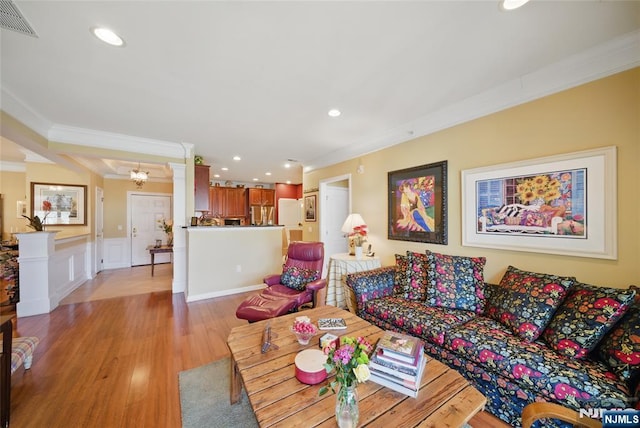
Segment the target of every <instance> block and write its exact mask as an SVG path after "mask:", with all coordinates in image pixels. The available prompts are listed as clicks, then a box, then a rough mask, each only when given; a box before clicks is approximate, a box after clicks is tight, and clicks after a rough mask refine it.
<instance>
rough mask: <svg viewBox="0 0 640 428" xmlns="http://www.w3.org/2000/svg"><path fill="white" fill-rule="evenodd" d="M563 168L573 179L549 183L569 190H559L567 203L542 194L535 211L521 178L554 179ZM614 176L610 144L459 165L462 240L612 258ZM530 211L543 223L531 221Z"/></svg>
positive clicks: (615, 253)
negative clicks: (472, 165)
mask: <svg viewBox="0 0 640 428" xmlns="http://www.w3.org/2000/svg"><path fill="white" fill-rule="evenodd" d="M563 173H564V174H572V176H571V177H574V179H573V182H572V181H571V180H572V178H568V179H567V180H566V182H564V181H563V182H561V183H560V184H558V183H553V182H552V184H558V185H562V186H563V187H564V188H568V189H569V190H568V191H566V190H565V193H564V194H563V197H565V198H566V196H567V193H568V194H569V200H568V201H567V199H565V200H563V199H561V198H557V199H554V200H548V199H549V198H552V197H553V196H555V195H550V196H545V195H543V196H544V197H541V198H538V199H537V200H538V201H540V200H544V201H545V202H544V203H542V204H540V202H537V203H538V204H540V205H539V206H538V208H536V207H535V206H533V205H534V202H533V201H532V200H530V199H531V198H525V196H526V195H525V193H523V192H524V190H526V189H525V188H526V186H525V183H526V182H527V180H531V179H532V178H536V179H539V180H544V179H545V177H546V179H547V180H551V181H552V180H556V181H560V180H558V178H559V174H563ZM541 177H542V178H541ZM565 177H566V176H565ZM616 177H617V151H616V147H614V146H611V147H604V148H599V149H592V150H585V151H580V152H573V153H567V154H561V155H556V156H549V157H543V158H537V159H530V160H524V161H518V162H511V163H505V164H499V165H491V166H487V167H481V168H474V169H468V170H463V171H462V173H461V183H462V245H463V246H470V247H483V248H496V249H502V250H510V251H529V252H537V253H548V254H559V255H565V256H577V257H591V258H600V259H610V260H616V259H617V258H618V245H617V234H618V229H617V186H616ZM576 178H579V180H577V179H576ZM574 185H575V186H574ZM572 186H573V187H572ZM489 188H493V189H496V190H495V192H496V193H495V194H494V195H492V194H491V191H490V190H485V189H489ZM518 190H520V192H518ZM556 190H557V189H556ZM578 194H579V200H576V198H577V195H578ZM526 199H528V200H526ZM490 201H491V202H490ZM546 204H549V205H546ZM565 204H566V205H568V206H569V207H570V209H571V210H572V211H569V210H567V209H566V207H565ZM578 205H579V208H578ZM560 208H562V209H560ZM518 210H520V211H519V213H518ZM522 210H524V211H522ZM532 211H536V212H537V213H536V214H533V213H532ZM522 213H524V214H522ZM514 214H515V215H516V217H515V218H512V219H508V218H506V217H504V216H508V215H514ZM517 216H519V217H517ZM535 216H538V218H544V219H545V220H540V221H539V223H536V222H535V218H534V217H535ZM525 217H529V218H531V219H533V220H532V221H531V222H529V221H523V220H522V219H523V218H525ZM503 220H504V223H503V224H501V221H503ZM508 220H511V221H508ZM536 226H539V227H536Z"/></svg>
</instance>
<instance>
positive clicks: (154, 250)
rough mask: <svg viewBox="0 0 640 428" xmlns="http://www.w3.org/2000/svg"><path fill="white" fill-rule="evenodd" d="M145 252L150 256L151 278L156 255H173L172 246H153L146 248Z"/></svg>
mask: <svg viewBox="0 0 640 428" xmlns="http://www.w3.org/2000/svg"><path fill="white" fill-rule="evenodd" d="M147 250H148V251H149V253H150V254H151V276H153V270H154V268H155V265H156V254H160V253H173V245H172V246H170V247H169V246H167V245H162V246H160V247H154V246H153V245H150V246H148V247H147Z"/></svg>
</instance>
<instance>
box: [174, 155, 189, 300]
mask: <svg viewBox="0 0 640 428" xmlns="http://www.w3.org/2000/svg"><path fill="white" fill-rule="evenodd" d="M169 166H170V167H171V169H172V170H173V284H172V285H171V288H172V290H173V292H174V293H183V292H184V290H185V289H186V285H187V251H186V233H185V229H184V228H183V226H186V224H187V222H186V220H187V212H186V206H187V192H186V188H187V184H186V165H185V164H179V163H169ZM191 198H192V199H193V191H192V192H191ZM192 204H193V201H192Z"/></svg>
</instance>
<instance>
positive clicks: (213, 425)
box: [178, 358, 258, 428]
mask: <svg viewBox="0 0 640 428" xmlns="http://www.w3.org/2000/svg"><path fill="white" fill-rule="evenodd" d="M229 361H230V360H229V358H224V359H222V360H218V361H214V362H213V363H210V364H207V365H205V366H201V367H196V368H195V369H191V370H186V371H183V372H180V373H179V374H178V382H179V384H180V406H181V408H182V427H183V428H218V427H220V428H229V427H237V428H240V427H242V428H245V427H247V428H248V427H257V426H258V422H257V421H256V417H255V415H254V414H253V411H252V410H251V405H250V404H249V398H247V394H246V392H244V390H243V391H242V398H241V399H240V402H238V403H237V404H234V405H231V404H230V403H229V364H230V363H229Z"/></svg>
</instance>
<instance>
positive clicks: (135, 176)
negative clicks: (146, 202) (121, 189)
mask: <svg viewBox="0 0 640 428" xmlns="http://www.w3.org/2000/svg"><path fill="white" fill-rule="evenodd" d="M148 179H149V171H147V172H144V171H140V162H138V168H136V169H132V170H131V181H133V182H134V183H136V186H138V189H142V185H143V184H144V183H146V182H147V180H148Z"/></svg>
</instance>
